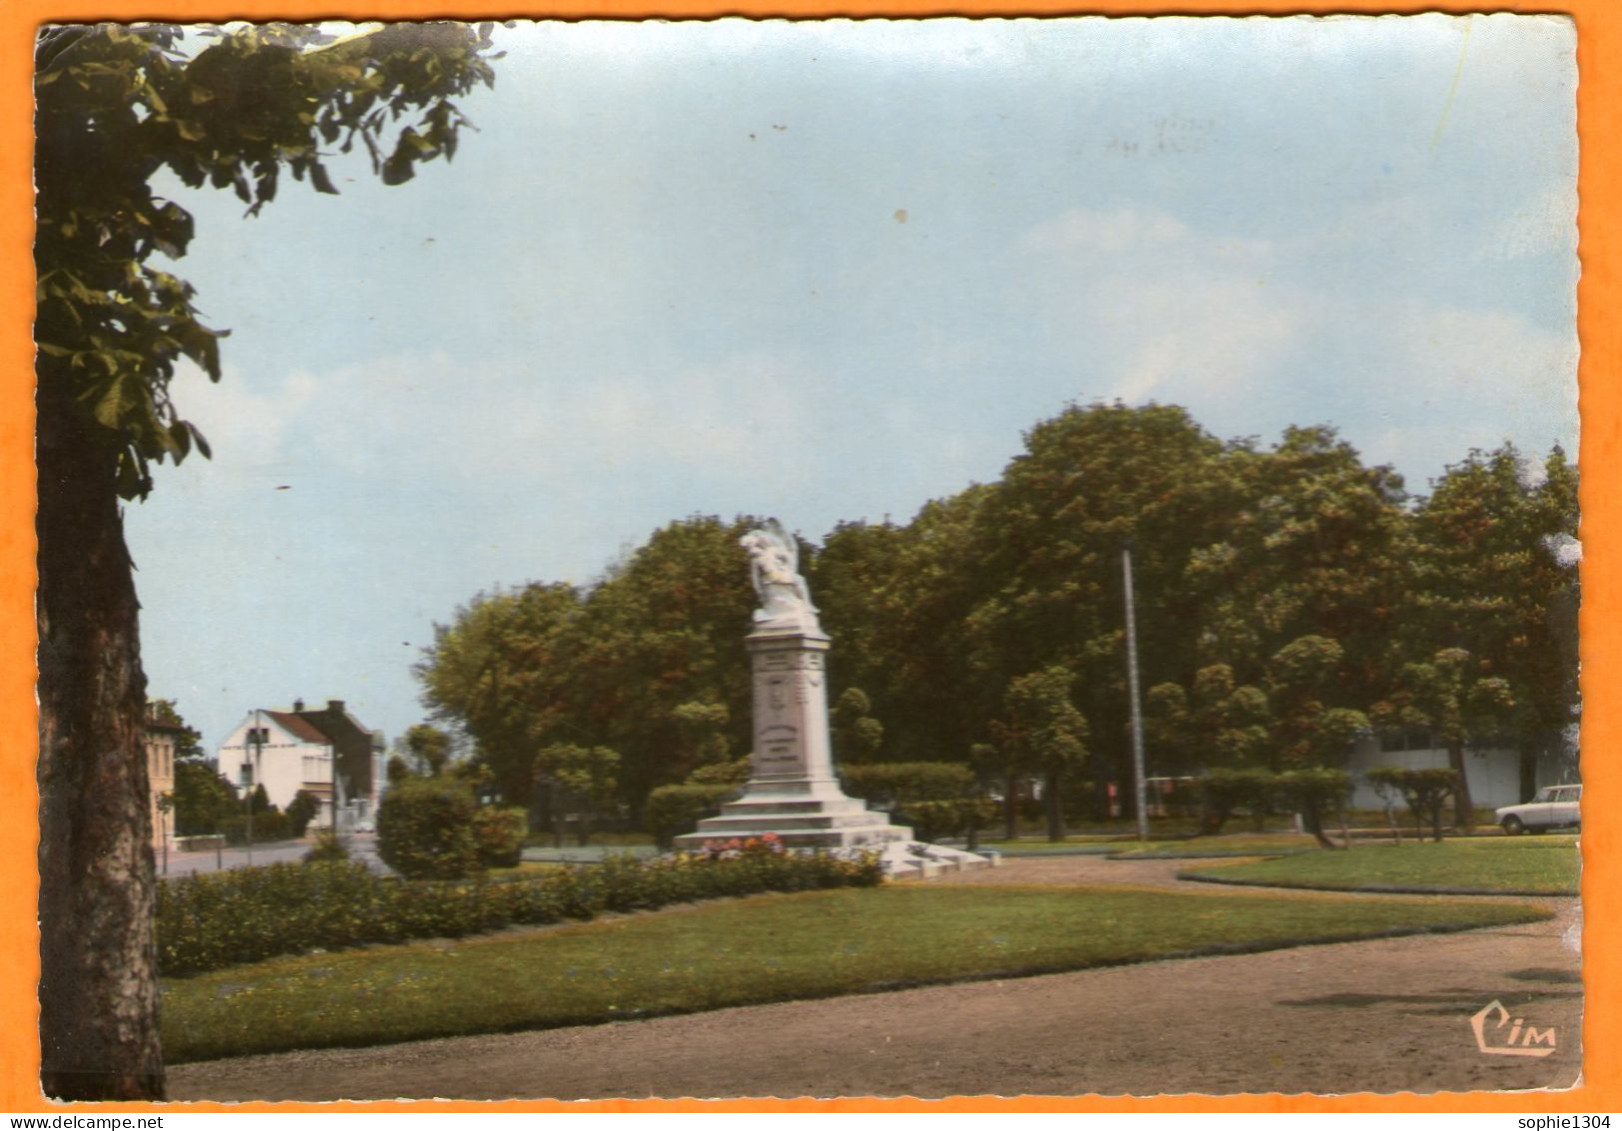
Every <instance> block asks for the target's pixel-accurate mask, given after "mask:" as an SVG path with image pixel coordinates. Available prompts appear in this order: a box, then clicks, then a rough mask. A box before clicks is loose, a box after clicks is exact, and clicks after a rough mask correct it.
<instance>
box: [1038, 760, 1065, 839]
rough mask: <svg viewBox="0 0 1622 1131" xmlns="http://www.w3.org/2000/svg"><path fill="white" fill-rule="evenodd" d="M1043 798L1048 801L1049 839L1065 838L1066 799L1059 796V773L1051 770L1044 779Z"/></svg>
mask: <svg viewBox="0 0 1622 1131" xmlns="http://www.w3.org/2000/svg"><path fill="white" fill-rule="evenodd" d="M1042 800H1043V801H1045V802H1046V803H1047V810H1048V840H1050V841H1053V842H1055V843H1057V842H1058V841H1061V840H1063V839H1064V801H1063V800H1062V799H1061V798H1060V797H1059V775H1058V773H1056V772H1054V771H1052V770H1049V771H1048V773H1047V774H1046V775H1045V776H1044V778H1043V781H1042Z"/></svg>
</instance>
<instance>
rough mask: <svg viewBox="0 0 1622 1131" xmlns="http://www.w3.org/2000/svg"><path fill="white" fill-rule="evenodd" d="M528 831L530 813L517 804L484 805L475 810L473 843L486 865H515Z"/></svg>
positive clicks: (507, 866)
mask: <svg viewBox="0 0 1622 1131" xmlns="http://www.w3.org/2000/svg"><path fill="white" fill-rule="evenodd" d="M528 835H529V813H528V811H527V810H525V809H523V808H521V807H519V806H516V805H510V806H509V805H485V806H481V807H480V808H479V809H477V810H475V811H474V814H473V847H474V849H475V850H476V851H477V852H478V854H479V863H480V864H483V865H484V866H485V867H486V868H516V867H518V861H519V860H520V859H522V858H523V852H524V838H525V837H526V836H528Z"/></svg>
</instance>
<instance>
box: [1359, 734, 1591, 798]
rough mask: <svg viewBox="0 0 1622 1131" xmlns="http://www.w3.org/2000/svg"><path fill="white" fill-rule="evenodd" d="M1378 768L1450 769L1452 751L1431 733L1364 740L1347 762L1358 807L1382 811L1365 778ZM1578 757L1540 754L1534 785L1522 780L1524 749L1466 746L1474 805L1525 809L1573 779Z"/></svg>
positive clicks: (1533, 772) (1533, 771)
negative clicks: (1547, 789)
mask: <svg viewBox="0 0 1622 1131" xmlns="http://www.w3.org/2000/svg"><path fill="white" fill-rule="evenodd" d="M1376 766H1398V767H1401V768H1402V769H1405V770H1429V769H1447V768H1448V766H1449V763H1448V758H1447V748H1446V747H1442V746H1438V745H1436V743H1435V739H1434V738H1432V737H1431V736H1430V735H1426V734H1422V733H1421V734H1416V733H1408V734H1395V733H1393V734H1390V735H1386V736H1384V737H1383V738H1382V737H1381V736H1374V735H1371V736H1367V737H1365V738H1362V739H1359V740H1358V742H1357V744H1356V745H1355V746H1354V747H1353V749H1352V753H1351V756H1350V757H1349V758H1348V759H1347V761H1346V770H1347V772H1348V773H1350V774H1351V775H1352V784H1353V792H1352V807H1353V808H1354V809H1379V808H1381V807H1382V805H1383V804H1384V803H1383V802H1382V801H1381V800H1380V795H1379V794H1378V793H1376V792H1375V791H1374V787H1372V786H1371V785H1369V783H1368V780H1367V779H1366V778H1365V777H1364V775H1365V774H1366V773H1367V772H1368V771H1369V770H1371V769H1373V768H1374V767H1376ZM1574 771H1575V758H1574V757H1569V758H1563V757H1561V756H1560V755H1559V754H1557V753H1554V752H1545V753H1543V754H1540V755H1539V756H1538V757H1537V759H1536V760H1535V762H1534V764H1533V765H1532V766H1531V767H1530V769H1529V772H1530V773H1531V775H1532V777H1533V779H1534V780H1533V781H1531V782H1530V783H1527V782H1523V780H1522V776H1521V775H1522V759H1521V753H1520V751H1518V750H1511V749H1505V748H1501V747H1482V748H1476V747H1466V748H1465V751H1464V774H1465V778H1466V780H1468V782H1469V783H1470V800H1471V801H1472V802H1474V804H1475V805H1476V806H1477V807H1478V808H1492V809H1496V808H1498V807H1499V806H1501V805H1519V804H1520V803H1521V802H1522V801H1525V800H1527V798H1528V797H1529V796H1530V795H1531V790H1532V789H1533V788H1535V787H1537V786H1543V785H1550V784H1558V783H1560V782H1564V781H1567V780H1572V775H1573V773H1574Z"/></svg>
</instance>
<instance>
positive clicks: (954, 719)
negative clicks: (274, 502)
mask: <svg viewBox="0 0 1622 1131" xmlns="http://www.w3.org/2000/svg"><path fill="white" fill-rule="evenodd" d="M756 521H757V520H756V519H755V518H753V517H740V518H737V519H734V520H732V521H730V522H727V521H722V520H720V519H717V518H712V517H693V518H687V519H683V520H680V521H677V522H673V523H671V524H670V525H668V526H666V527H664V528H662V529H660V530H658V531H656V532H655V533H654V534H653V535H652V536H651V537H650V538H649V540H648V541H647V542H646V543H645V544H644V545H642V546H641V547H640V548H639V549H637V550H635V551H634V552H633V553H631V554H630V555H629V556H628V557H627V558H626V559H625V560H623V561H621V562H620V563H618V564H617V565H615V566H614V567H613V568H612V569H610V570H609V571H608V573H607V574H606V576H605V577H603V578H602V579H601V580H600V581H599V582H597V583H596V584H594V585H591V586H587V587H576V586H571V585H563V584H556V583H533V584H529V585H524V586H521V587H517V588H513V589H504V590H499V591H495V592H488V593H483V594H480V595H478V596H477V597H475V598H474V599H473V600H472V601H470V602H469V603H468V604H467V605H465V606H463V607H462V608H460V609H458V610H457V612H456V614H455V616H454V617H453V618H452V620H451V621H450V623H448V624H445V625H442V626H439V627H438V628H437V630H436V637H435V642H434V644H433V645H432V646H431V647H430V648H428V649H427V650H426V652H425V655H424V656H423V658H422V660H421V662H420V663H419V664H418V666H417V674H418V676H419V677H420V679H421V682H422V686H423V692H424V701H425V703H426V705H427V706H428V707H429V709H430V711H431V712H432V713H433V715H434V716H435V717H436V719H437V720H439V721H440V722H442V723H446V724H449V725H451V726H452V727H453V728H455V729H457V730H459V731H461V732H462V733H463V734H465V736H466V737H467V738H468V739H470V740H471V748H472V751H473V755H472V756H473V757H474V759H475V760H476V761H477V762H479V763H480V764H482V765H485V766H487V767H488V768H489V770H490V772H491V775H492V779H493V781H494V782H495V783H496V784H497V787H498V788H499V790H500V792H501V793H502V794H503V795H504V796H505V797H506V798H507V799H509V800H511V801H527V800H528V799H530V798H531V797H532V796H533V793H534V789H535V786H536V783H537V782H538V781H544V780H545V779H546V777H547V769H546V764H545V763H546V759H543V758H542V757H541V752H542V751H544V750H547V749H549V748H552V747H555V746H557V745H559V744H566V745H572V746H577V747H582V748H585V749H596V748H602V749H605V750H611V751H614V752H616V753H617V755H618V759H619V761H618V765H617V768H616V772H615V773H614V775H613V792H614V793H615V794H616V796H617V797H618V799H619V800H620V801H621V802H622V803H623V804H624V805H625V806H627V807H628V808H629V809H630V810H631V811H632V812H633V813H639V812H640V809H641V806H642V804H643V801H644V799H645V798H646V797H647V795H648V793H649V792H650V791H651V790H653V789H654V788H656V787H658V786H661V785H666V784H671V783H679V782H682V781H684V780H686V779H687V778H688V776H689V775H690V774H691V773H692V771H693V770H694V769H696V768H698V767H701V766H705V765H709V764H718V763H724V762H727V761H729V760H731V759H735V758H737V757H738V756H740V755H742V754H746V753H747V752H748V743H749V736H748V729H747V728H748V725H749V693H750V691H749V672H748V663H747V658H746V656H745V654H744V650H743V648H742V646H741V636H742V634H743V633H744V632H745V631H747V626H748V624H749V614H750V610H751V605H752V601H753V593H752V591H751V590H750V587H749V586H748V585H747V584H745V583H744V579H745V578H746V577H747V568H748V567H747V562H746V561H745V557H744V553H743V551H742V550H741V549H740V548H739V546H738V538H739V536H740V535H741V534H742V533H743V532H744V531H746V530H747V529H749V528H750V527H751V526H752V525H754V524H755V523H756ZM1576 524H1577V477H1576V470H1575V468H1574V467H1573V466H1572V465H1571V464H1570V463H1569V462H1568V461H1567V459H1566V457H1565V454H1564V453H1563V452H1562V451H1561V450H1560V449H1558V448H1556V449H1554V450H1553V451H1552V452H1551V453H1550V454H1549V455H1548V456H1547V457H1546V458H1545V459H1543V460H1541V461H1535V462H1534V461H1528V460H1526V459H1524V458H1523V457H1522V456H1521V454H1520V453H1519V452H1517V451H1516V450H1515V449H1514V448H1513V447H1510V446H1507V445H1506V446H1505V447H1502V448H1500V449H1498V450H1496V451H1492V452H1472V453H1470V454H1469V455H1468V456H1467V457H1466V458H1465V459H1464V460H1463V461H1461V462H1459V463H1457V464H1455V465H1452V466H1450V467H1449V468H1448V469H1447V471H1446V473H1445V474H1444V475H1443V476H1442V477H1441V478H1440V479H1439V480H1438V481H1436V482H1435V483H1434V484H1433V489H1432V490H1431V492H1430V494H1429V495H1428V496H1425V497H1422V498H1416V497H1413V496H1410V495H1409V494H1408V493H1407V492H1406V491H1405V489H1404V486H1403V483H1402V480H1401V479H1400V477H1399V476H1398V475H1397V474H1396V473H1395V472H1393V471H1392V469H1391V468H1389V467H1383V466H1375V467H1370V466H1367V465H1365V464H1364V463H1363V462H1362V460H1361V459H1360V458H1359V456H1358V453H1357V452H1356V451H1355V450H1354V449H1353V448H1352V447H1351V446H1350V445H1349V444H1347V443H1346V442H1344V441H1343V440H1341V439H1340V438H1339V437H1338V436H1337V435H1336V434H1335V432H1334V431H1333V430H1332V429H1329V428H1322V427H1318V428H1292V429H1290V430H1288V431H1287V432H1286V433H1285V434H1284V436H1283V438H1282V439H1281V440H1280V441H1279V442H1278V443H1277V444H1275V445H1273V446H1271V447H1262V446H1260V445H1259V444H1257V443H1256V442H1255V441H1254V440H1249V439H1242V440H1230V441H1221V440H1218V439H1217V438H1215V437H1213V436H1212V435H1210V434H1209V433H1207V432H1206V431H1205V430H1204V429H1202V428H1201V427H1200V426H1199V425H1198V424H1197V423H1195V421H1194V420H1193V419H1192V418H1191V417H1190V416H1189V414H1188V413H1187V412H1186V411H1184V410H1183V409H1181V408H1178V407H1175V406H1169V405H1148V406H1143V407H1132V406H1127V405H1123V404H1119V403H1114V404H1092V405H1087V406H1073V407H1071V408H1068V409H1066V410H1065V411H1064V412H1062V413H1060V414H1059V415H1058V416H1056V417H1054V418H1053V419H1050V420H1046V421H1043V422H1042V423H1040V424H1038V425H1037V426H1036V427H1035V428H1033V429H1032V430H1031V431H1030V432H1029V433H1028V434H1027V436H1026V444H1025V450H1024V452H1023V453H1022V454H1021V455H1019V456H1018V457H1017V458H1015V459H1014V460H1013V461H1012V462H1011V463H1010V464H1009V466H1008V467H1007V469H1006V470H1005V472H1004V474H1003V475H1002V477H1001V478H1000V479H999V480H997V481H996V482H994V483H990V484H983V485H976V486H973V487H970V488H969V489H967V490H965V491H962V492H960V493H958V494H956V495H953V496H951V497H948V498H944V499H940V500H936V501H934V502H931V503H929V504H928V505H927V506H925V507H924V508H923V510H922V511H921V512H920V513H919V514H918V515H917V516H916V517H915V518H914V519H913V520H912V521H911V522H909V523H906V524H897V523H893V522H882V523H869V522H849V523H842V524H840V525H839V526H837V527H836V528H835V529H834V530H833V531H832V532H831V533H830V534H829V535H828V536H827V537H826V538H825V539H824V540H823V541H822V543H821V544H820V545H812V544H809V543H807V544H804V545H802V554H801V560H802V562H804V563H806V571H807V573H808V576H809V578H810V582H811V586H812V591H813V593H814V594H815V597H816V600H817V603H818V605H819V606H820V608H821V611H822V621H823V625H824V627H825V628H826V629H827V630H828V631H829V633H830V634H831V635H832V636H833V638H834V641H835V644H834V651H833V653H832V658H831V663H830V679H831V681H832V683H831V689H830V690H831V692H832V694H833V697H834V700H833V701H834V709H833V730H834V741H835V754H836V757H837V758H838V759H839V760H840V761H842V762H844V763H847V764H848V763H860V762H870V761H904V762H915V761H948V762H962V763H965V764H968V765H969V766H971V767H972V768H973V769H974V771H975V772H976V773H977V774H978V775H979V776H980V777H981V779H982V780H986V781H999V780H1012V781H1018V780H1023V779H1026V778H1030V777H1040V778H1042V779H1044V781H1045V784H1046V786H1047V788H1046V790H1045V791H1044V793H1045V796H1047V797H1049V798H1052V799H1053V804H1052V808H1051V810H1050V821H1052V822H1055V823H1056V822H1057V821H1058V820H1059V811H1058V798H1059V797H1060V795H1061V793H1062V792H1063V791H1064V790H1065V789H1066V788H1067V787H1070V788H1073V787H1074V785H1075V784H1076V782H1077V781H1078V780H1079V779H1080V777H1081V776H1082V775H1083V774H1084V773H1085V776H1086V778H1087V779H1088V780H1089V781H1090V782H1091V783H1094V784H1095V785H1096V788H1097V789H1098V791H1099V804H1100V805H1102V804H1103V803H1104V798H1103V792H1104V790H1105V788H1106V786H1107V783H1108V782H1110V781H1116V782H1127V781H1129V780H1130V770H1129V766H1130V742H1129V717H1130V704H1129V699H1128V691H1127V671H1126V663H1125V655H1124V651H1125V648H1124V593H1123V554H1122V551H1123V549H1124V548H1125V547H1127V546H1129V545H1130V546H1131V548H1132V561H1133V564H1134V575H1135V589H1136V593H1137V628H1138V638H1139V653H1140V657H1141V667H1142V672H1143V685H1144V686H1145V687H1146V688H1147V689H1148V690H1147V692H1146V693H1145V696H1144V698H1145V713H1146V717H1147V720H1148V735H1149V751H1150V754H1149V758H1150V766H1151V771H1152V772H1153V773H1156V774H1162V775H1180V774H1188V773H1195V772H1198V771H1200V770H1204V769H1209V768H1213V767H1218V766H1224V767H1236V768H1242V767H1256V768H1261V769H1267V770H1270V771H1274V772H1281V771H1287V770H1299V769H1305V768H1310V767H1320V766H1336V765H1339V764H1342V763H1343V761H1344V758H1345V755H1346V752H1347V750H1348V747H1349V744H1350V743H1351V741H1352V740H1353V739H1354V738H1356V737H1357V736H1359V735H1360V734H1363V733H1367V732H1369V731H1370V730H1372V729H1379V730H1384V731H1389V732H1401V731H1416V730H1417V731H1426V732H1429V734H1430V736H1431V741H1434V742H1436V743H1438V744H1442V745H1445V746H1446V747H1447V748H1448V749H1449V750H1450V752H1451V755H1452V759H1453V766H1454V768H1455V769H1456V770H1458V771H1459V774H1460V779H1461V786H1460V788H1459V790H1458V791H1457V797H1456V802H1457V806H1458V809H1459V812H1460V813H1461V814H1467V813H1468V812H1469V809H1470V798H1469V791H1468V783H1467V779H1465V777H1464V773H1463V771H1464V770H1465V765H1464V750H1465V749H1466V747H1468V746H1470V745H1480V744H1486V743H1491V744H1494V745H1507V746H1511V747H1515V748H1518V749H1520V750H1521V751H1522V753H1523V755H1524V756H1525V765H1527V766H1528V767H1529V766H1530V765H1531V764H1532V762H1533V760H1534V759H1535V758H1536V757H1537V756H1538V755H1539V754H1540V753H1543V752H1547V751H1549V750H1550V749H1552V748H1554V747H1556V746H1558V744H1560V743H1561V742H1562V740H1563V735H1564V732H1565V731H1566V729H1567V728H1568V727H1569V726H1570V725H1571V723H1572V722H1573V721H1574V718H1575V713H1576V710H1577V680H1576V676H1577V652H1576V614H1577V576H1576V570H1575V568H1574V564H1573V559H1574V554H1573V553H1572V550H1573V548H1574V546H1575V534H1576ZM1005 792H1006V793H1007V795H1008V796H1010V797H1011V796H1012V795H1013V792H1014V791H1013V790H1011V789H1010V790H1006V791H1005Z"/></svg>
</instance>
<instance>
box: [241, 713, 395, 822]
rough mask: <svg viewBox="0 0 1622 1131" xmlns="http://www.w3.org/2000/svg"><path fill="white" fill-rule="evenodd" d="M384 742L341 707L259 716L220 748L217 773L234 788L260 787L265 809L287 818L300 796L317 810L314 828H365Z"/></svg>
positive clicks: (373, 807) (250, 717) (374, 802)
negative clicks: (271, 807) (284, 812)
mask: <svg viewBox="0 0 1622 1131" xmlns="http://www.w3.org/2000/svg"><path fill="white" fill-rule="evenodd" d="M382 750H383V735H382V733H381V732H379V731H371V730H367V729H366V728H365V727H364V726H362V725H361V724H360V722H359V721H358V720H357V719H355V717H354V716H353V715H351V714H349V712H348V711H347V710H345V709H344V703H343V700H342V699H331V700H328V701H327V705H326V707H324V708H320V709H316V710H306V709H305V707H304V702H303V700H298V701H296V702H295V703H294V704H293V709H292V710H290V711H287V710H275V709H271V708H265V707H261V708H257V709H255V710H253V711H250V712H248V714H247V716H246V717H245V718H244V719H243V720H242V722H241V723H239V724H238V725H237V727H236V729H234V730H232V731H231V733H230V734H228V735H227V736H226V738H225V741H224V742H222V743H220V745H219V749H218V754H217V756H216V760H217V761H218V763H219V767H220V772H221V773H223V774H225V775H226V777H228V778H230V779H231V780H232V781H233V782H235V783H236V784H237V786H238V788H246V789H249V790H251V789H253V788H254V786H256V785H263V786H264V787H265V794H266V796H268V797H269V799H270V803H271V804H272V805H275V806H276V807H277V808H279V809H283V810H285V809H286V808H287V806H288V805H289V804H290V803H291V802H292V800H293V798H294V797H295V796H297V794H298V792H299V791H300V790H304V791H305V792H306V793H309V794H310V795H311V796H313V797H314V798H315V799H316V800H317V801H318V802H320V805H321V810H320V813H319V814H318V815H317V816H316V818H315V821H314V824H315V826H316V827H317V828H320V827H331V825H332V823H333V817H334V814H335V813H336V816H337V825H338V827H339V828H340V829H346V828H353V827H354V826H355V825H357V824H360V823H362V822H365V821H370V820H371V819H372V818H373V816H374V815H375V813H376V811H377V793H378V789H379V787H380V785H381V778H382V774H381V772H380V766H381V757H382Z"/></svg>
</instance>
